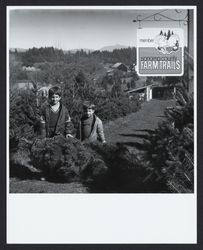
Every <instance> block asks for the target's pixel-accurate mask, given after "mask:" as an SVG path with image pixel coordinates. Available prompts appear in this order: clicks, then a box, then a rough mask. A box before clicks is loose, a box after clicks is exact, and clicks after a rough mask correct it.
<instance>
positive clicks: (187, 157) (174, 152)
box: [143, 92, 194, 193]
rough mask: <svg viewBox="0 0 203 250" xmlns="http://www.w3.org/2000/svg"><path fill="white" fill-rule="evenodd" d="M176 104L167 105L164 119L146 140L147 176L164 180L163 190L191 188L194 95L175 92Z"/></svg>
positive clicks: (181, 190) (192, 177) (180, 190)
mask: <svg viewBox="0 0 203 250" xmlns="http://www.w3.org/2000/svg"><path fill="white" fill-rule="evenodd" d="M176 98H177V102H176V106H175V107H171V108H168V109H166V111H165V114H166V117H167V121H165V122H163V123H161V124H160V125H159V127H158V128H157V129H156V130H155V131H154V132H153V133H151V134H149V136H148V140H146V141H145V144H144V147H145V154H144V159H143V160H144V162H145V164H144V165H145V167H146V169H147V170H148V171H149V172H150V173H149V175H148V177H147V178H146V181H147V180H151V179H154V180H155V181H157V182H160V183H161V182H162V183H163V182H164V183H165V186H166V191H167V190H168V192H178V193H188V192H193V189H194V163H193V155H194V131H193V96H189V95H188V94H187V93H186V92H182V93H181V92H178V94H177V96H176Z"/></svg>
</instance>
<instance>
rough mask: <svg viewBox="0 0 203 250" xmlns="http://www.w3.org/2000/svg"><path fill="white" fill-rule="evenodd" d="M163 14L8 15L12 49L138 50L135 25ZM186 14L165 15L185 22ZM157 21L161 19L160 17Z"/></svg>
mask: <svg viewBox="0 0 203 250" xmlns="http://www.w3.org/2000/svg"><path fill="white" fill-rule="evenodd" d="M160 11H162V10H160V9H159V10H129V9H128V10H127V9H123V10H118V9H117V10H110V9H106V10H95V9H94V10H90V9H86V10H84V9H83V10H79V9H78V10H70V9H63V10H56V9H49V10H47V9H29V10H27V9H16V10H10V12H9V20H10V23H9V47H10V48H24V49H28V48H32V47H45V46H47V47H48V46H53V47H57V48H61V49H65V50H70V49H80V48H87V49H100V48H102V47H103V46H109V45H116V44H120V45H124V46H136V30H137V28H138V23H134V22H132V21H133V19H135V18H136V17H137V15H140V16H139V17H140V18H141V19H143V18H145V17H147V16H149V15H152V14H154V13H157V12H160ZM186 13H187V10H183V11H182V12H181V13H178V12H176V11H175V10H166V11H163V12H162V14H164V15H167V16H168V17H171V18H175V19H182V18H183V17H184V16H185V15H186ZM157 17H158V16H157ZM141 26H142V28H149V27H177V28H178V27H181V28H183V29H184V33H185V38H186V36H187V34H186V33H187V25H183V24H181V26H179V22H155V21H152V22H142V23H141Z"/></svg>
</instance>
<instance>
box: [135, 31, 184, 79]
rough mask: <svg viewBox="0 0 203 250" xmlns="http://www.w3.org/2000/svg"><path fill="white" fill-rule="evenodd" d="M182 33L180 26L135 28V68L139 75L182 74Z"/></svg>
mask: <svg viewBox="0 0 203 250" xmlns="http://www.w3.org/2000/svg"><path fill="white" fill-rule="evenodd" d="M183 57H184V35H183V30H182V29H180V28H144V29H138V30H137V69H138V72H137V73H138V75H139V76H182V75H183V73H184V58H183Z"/></svg>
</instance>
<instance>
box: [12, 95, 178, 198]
mask: <svg viewBox="0 0 203 250" xmlns="http://www.w3.org/2000/svg"><path fill="white" fill-rule="evenodd" d="M173 104H174V101H173V100H167V101H163V100H151V101H150V102H145V103H143V105H142V108H141V109H140V110H139V111H138V112H136V113H132V114H130V115H127V116H126V117H122V118H118V119H116V120H114V121H110V122H107V123H106V124H104V132H105V136H106V140H107V143H118V142H119V143H122V144H125V145H127V146H129V149H131V150H134V151H136V153H138V154H139V153H141V151H142V148H141V145H142V142H143V140H144V139H145V134H146V132H147V131H150V130H154V129H155V128H156V127H157V126H158V123H159V122H161V121H163V120H164V119H165V117H164V115H163V114H164V110H165V108H166V107H167V106H172V105H173ZM10 192H11V193H88V188H87V187H85V186H83V185H82V184H81V183H53V182H48V181H40V180H34V179H32V180H27V179H26V180H21V179H18V178H10Z"/></svg>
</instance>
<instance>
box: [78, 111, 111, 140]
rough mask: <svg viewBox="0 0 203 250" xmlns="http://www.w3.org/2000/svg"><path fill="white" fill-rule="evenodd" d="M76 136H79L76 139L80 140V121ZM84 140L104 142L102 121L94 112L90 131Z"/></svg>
mask: <svg viewBox="0 0 203 250" xmlns="http://www.w3.org/2000/svg"><path fill="white" fill-rule="evenodd" d="M78 137H79V138H78V139H80V140H82V123H81V121H80V124H79V133H78ZM84 141H88V142H96V141H101V142H102V143H105V142H106V140H105V136H104V130H103V124H102V121H101V120H100V119H99V117H97V116H96V115H95V114H93V124H92V130H91V133H90V135H89V137H87V138H86V139H85V140H84Z"/></svg>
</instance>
